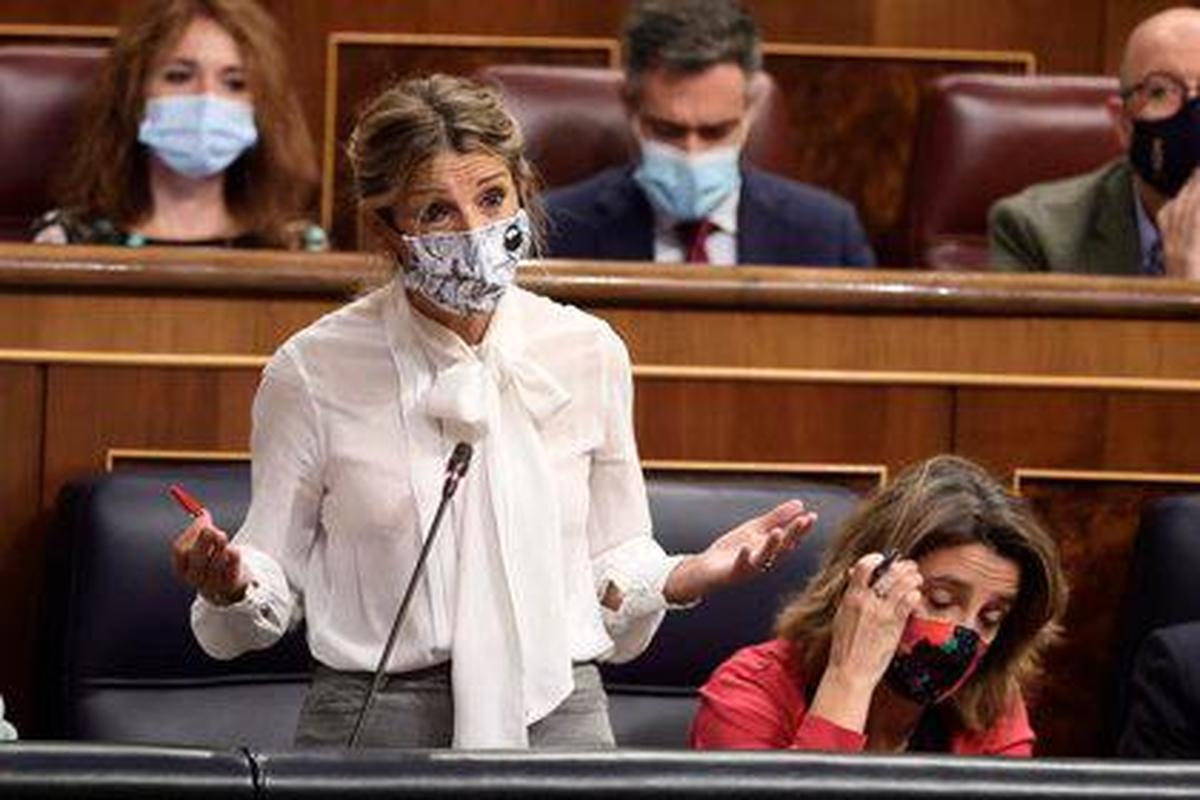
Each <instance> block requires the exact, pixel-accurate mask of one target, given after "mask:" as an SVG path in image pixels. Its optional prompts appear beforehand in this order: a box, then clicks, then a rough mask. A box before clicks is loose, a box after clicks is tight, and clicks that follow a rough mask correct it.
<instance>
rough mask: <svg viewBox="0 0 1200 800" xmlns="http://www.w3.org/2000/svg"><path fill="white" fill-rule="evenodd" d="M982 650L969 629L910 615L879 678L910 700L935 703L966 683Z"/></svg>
mask: <svg viewBox="0 0 1200 800" xmlns="http://www.w3.org/2000/svg"><path fill="white" fill-rule="evenodd" d="M986 651H987V642H985V641H983V640H982V639H981V638H979V634H978V633H976V632H975V631H973V630H971V629H970V628H966V627H964V626H962V625H955V624H954V623H952V622H942V621H939V620H932V619H924V618H921V617H917V616H912V617H909V618H908V624H907V625H906V626H905V627H904V633H903V634H901V636H900V644H899V646H898V647H897V648H896V655H895V656H893V657H892V663H891V664H889V665H888V669H887V672H886V673H885V674H884V676H883V679H884V681H886V682H887V685H888V686H889V687H890V688H891V689H892V690H893V691H895V692H896V693H897V694H900V695H903V696H904V697H907V698H909V699H910V700H915V701H916V702H918V703H921V704H922V705H929V704H930V703H937V702H940V701H942V700H945V699H946V698H947V697H949V696H950V695H952V694H954V693H955V692H956V691H958V689H959V687H960V686H962V685H963V684H964V683H966V680H967V678H969V677H971V674H972V673H973V672H974V671H975V668H976V667H978V666H979V662H980V660H981V659H982V658H983V654H984V653H985V652H986Z"/></svg>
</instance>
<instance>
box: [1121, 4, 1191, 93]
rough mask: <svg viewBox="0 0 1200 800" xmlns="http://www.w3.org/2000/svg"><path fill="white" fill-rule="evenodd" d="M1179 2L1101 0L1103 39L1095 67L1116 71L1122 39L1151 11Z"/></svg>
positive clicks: (1122, 43) (1123, 42) (1157, 10)
mask: <svg viewBox="0 0 1200 800" xmlns="http://www.w3.org/2000/svg"><path fill="white" fill-rule="evenodd" d="M1181 5H1192V6H1195V5H1196V3H1194V2H1193V3H1180V2H1178V0H1104V40H1103V41H1102V42H1101V53H1100V55H1101V61H1100V67H1099V69H1100V70H1101V71H1103V72H1106V73H1108V74H1109V75H1115V74H1117V71H1118V70H1119V69H1120V67H1121V57H1122V55H1123V54H1124V52H1125V40H1126V39H1128V38H1129V34H1130V33H1132V32H1133V29H1134V28H1135V27H1137V24H1138V23H1139V22H1141V21H1142V20H1144V19H1146V18H1147V17H1149V16H1150V15H1152V14H1157V13H1158V12H1159V11H1166V10H1167V9H1168V8H1175V7H1176V6H1181Z"/></svg>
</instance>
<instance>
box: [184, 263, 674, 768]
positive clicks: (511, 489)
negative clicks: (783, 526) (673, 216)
mask: <svg viewBox="0 0 1200 800" xmlns="http://www.w3.org/2000/svg"><path fill="white" fill-rule="evenodd" d="M253 423H254V424H253V433H252V437H251V448H252V451H253V467H252V476H253V480H252V490H253V492H252V501H251V505H250V510H249V513H248V514H247V517H246V520H245V523H244V524H243V525H242V527H241V529H240V530H239V531H238V532H237V534H236V536H235V537H234V543H235V544H237V545H238V546H239V547H240V548H241V551H242V553H243V563H244V565H245V568H246V570H247V573H248V575H249V577H250V578H251V584H250V588H249V589H248V591H247V593H246V597H245V599H244V600H242V601H241V602H239V603H236V604H233V605H230V606H226V607H219V606H215V605H212V604H210V603H208V602H207V601H205V600H204V599H203V598H200V597H197V598H196V601H195V603H194V604H193V607H192V628H193V630H194V631H195V635H196V638H197V639H198V641H199V642H200V644H201V646H202V647H203V648H204V649H205V651H206V652H208V653H210V654H211V655H213V656H215V657H218V658H231V657H234V656H236V655H238V654H240V653H242V652H245V651H247V650H250V649H258V648H263V647H267V646H269V645H271V644H272V643H274V642H275V641H277V640H278V639H279V637H280V636H282V635H283V633H284V632H285V631H286V630H287V629H288V627H289V626H291V625H293V624H295V623H296V622H297V621H298V620H299V619H301V618H302V617H303V618H305V619H306V620H307V625H308V643H309V647H310V649H311V650H312V653H313V656H314V657H315V658H316V659H317V660H318V661H320V662H322V663H323V664H325V665H327V666H329V667H332V668H334V669H339V670H354V671H371V670H373V669H374V668H375V666H376V662H377V661H378V659H379V657H380V655H381V653H382V650H383V646H384V642H385V641H386V639H387V635H388V631H389V629H390V627H391V623H392V619H393V617H394V615H395V613H396V609H397V607H398V605H399V603H400V598H401V594H402V592H403V589H404V586H405V583H406V582H407V581H408V578H409V576H410V574H411V572H412V569H413V566H414V565H415V563H416V559H417V554H418V553H419V550H420V547H421V544H422V541H423V538H424V535H425V531H426V529H427V527H428V525H429V522H430V520H431V519H432V517H433V513H434V510H435V509H436V506H437V501H438V499H439V498H440V493H441V487H442V480H443V475H444V465H445V463H446V459H447V457H448V455H449V453H450V452H451V450H452V449H453V447H454V445H455V443H456V442H457V441H459V440H460V439H462V438H467V439H474V441H475V456H474V459H473V463H472V466H471V469H470V471H469V472H468V474H467V476H466V477H465V478H464V479H463V482H462V487H461V489H460V491H459V494H458V495H457V496H456V497H455V499H454V501H452V502H451V504H450V507H449V511H448V512H447V515H446V518H445V520H444V522H443V529H442V531H441V532H440V533H439V538H438V539H437V541H436V542H435V544H434V546H433V550H432V551H431V554H430V557H429V561H428V562H427V565H426V566H427V570H426V572H425V574H424V576H423V579H422V581H421V583H420V585H419V588H418V591H417V593H416V595H415V597H414V601H413V605H412V607H411V609H410V613H409V617H408V619H407V620H406V622H405V624H404V627H403V628H402V629H401V634H400V638H399V641H398V645H397V647H396V649H395V651H394V653H393V655H392V658H391V660H390V662H389V664H388V670H389V671H390V672H404V671H409V670H414V669H419V668H422V667H427V666H431V665H434V664H438V663H441V662H444V661H446V660H448V659H449V660H451V662H452V675H451V683H452V689H453V692H454V699H455V717H456V719H455V726H456V727H455V745H456V746H466V747H480V746H483V747H489V746H503V747H507V746H521V745H522V744H523V741H522V739H523V737H524V729H525V726H526V725H527V724H529V723H531V722H533V721H536V719H540V718H541V717H543V716H545V714H547V713H549V711H551V710H553V707H554V706H556V705H557V704H558V703H559V702H560V701H561V700H562V699H563V698H564V697H565V696H566V694H567V693H569V691H570V689H571V685H570V667H571V662H572V661H586V660H591V659H606V660H612V661H622V660H627V659H630V658H633V657H634V656H636V655H638V654H639V653H640V652H641V651H642V650H643V649H644V648H645V647H646V645H647V644H648V643H649V641H650V638H651V637H652V636H653V634H654V631H655V630H656V628H657V626H658V624H659V622H660V621H661V619H662V613H663V611H664V610H665V608H666V603H665V600H664V598H663V595H662V588H663V584H664V583H665V581H666V578H667V575H668V574H669V573H670V571H671V569H672V568H673V567H674V565H675V563H676V561H677V558H672V557H668V556H667V555H666V554H665V553H664V552H663V551H662V549H661V548H660V547H659V546H658V544H657V543H656V542H655V541H654V539H653V538H652V537H651V534H650V519H649V511H648V507H647V501H646V492H645V485H644V482H643V478H642V474H641V468H640V465H639V461H638V456H637V448H636V444H635V442H634V436H633V424H632V378H631V373H630V368H629V360H628V354H627V353H626V350H625V347H624V344H623V343H622V342H621V340H620V339H619V338H618V337H617V336H616V334H614V333H613V332H612V330H611V329H610V328H609V327H608V326H607V325H606V324H605V323H603V322H602V321H600V320H598V319H596V318H594V317H591V316H589V315H587V314H584V313H583V312H581V311H579V310H577V309H574V308H571V307H569V306H564V305H560V304H558V303H555V302H553V301H551V300H548V299H545V298H542V297H538V296H536V295H532V294H530V293H528V292H525V291H523V290H521V289H519V288H515V287H514V288H512V289H510V290H509V291H508V292H506V294H505V295H504V297H503V299H502V300H501V302H500V306H499V307H498V308H497V310H496V313H495V314H494V316H493V318H492V321H491V323H490V325H489V328H488V332H487V335H486V336H485V337H484V340H483V342H482V343H481V344H480V345H479V346H478V347H470V346H468V345H466V344H465V343H464V342H463V341H462V340H461V339H459V338H458V336H456V335H455V334H453V333H452V332H451V331H449V330H448V329H447V328H444V327H443V326H441V325H439V324H438V323H436V322H433V321H431V320H429V319H427V318H425V317H423V316H421V315H420V314H417V313H415V312H413V311H412V310H411V308H410V307H409V304H408V302H407V300H406V298H405V296H404V292H403V290H402V289H401V288H399V285H398V284H397V283H396V282H393V283H392V284H390V285H389V286H388V287H386V288H384V289H380V290H378V291H376V292H374V293H372V294H370V295H368V296H367V297H365V298H363V299H361V300H359V301H357V302H354V303H352V304H350V305H348V306H346V307H344V308H342V309H340V310H339V311H336V312H334V313H332V314H329V315H327V316H326V317H324V318H322V319H320V320H318V321H317V322H316V323H314V324H313V325H311V326H309V327H308V328H306V329H305V330H303V331H301V332H300V333H299V334H297V335H295V336H293V337H292V338H291V339H290V340H289V341H288V342H287V343H285V344H284V345H283V346H282V347H281V348H280V349H279V350H278V351H277V352H276V353H275V355H274V356H273V357H272V359H271V360H270V362H269V363H268V364H267V367H266V369H265V370H264V372H263V378H262V383H261V385H260V386H259V389H258V393H257V395H256V397H255V401H254V410H253ZM610 583H611V584H614V585H615V586H616V587H617V588H618V589H620V591H621V592H622V594H623V597H624V600H623V602H622V604H621V607H620V609H619V610H618V611H616V612H613V611H610V610H608V609H606V608H604V607H602V606H601V605H600V603H599V599H598V598H599V597H600V596H601V595H602V593H603V592H604V590H605V588H606V587H607V586H608V585H609V584H610ZM564 676H565V681H566V684H565V685H564V683H563V681H564Z"/></svg>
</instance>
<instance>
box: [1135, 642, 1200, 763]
mask: <svg viewBox="0 0 1200 800" xmlns="http://www.w3.org/2000/svg"><path fill="white" fill-rule="evenodd" d="M1131 684H1132V685H1131V687H1130V700H1129V717H1128V719H1127V721H1126V723H1125V728H1124V731H1123V732H1122V734H1121V741H1120V744H1119V745H1118V754H1119V755H1121V756H1123V757H1125V758H1178V759H1184V758H1187V759H1196V758H1200V622H1188V623H1184V624H1181V625H1170V626H1168V627H1166V628H1160V629H1159V630H1156V631H1155V632H1154V633H1152V634H1150V636H1149V637H1148V638H1147V639H1146V641H1145V643H1143V644H1142V647H1141V649H1140V651H1139V653H1138V658H1137V662H1136V663H1135V665H1134V668H1133V677H1132V679H1131Z"/></svg>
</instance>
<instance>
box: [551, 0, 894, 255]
mask: <svg viewBox="0 0 1200 800" xmlns="http://www.w3.org/2000/svg"><path fill="white" fill-rule="evenodd" d="M623 44H624V47H623V50H624V59H625V81H626V83H625V88H624V94H625V102H626V105H627V108H628V110H629V116H630V124H631V125H632V126H633V130H634V135H635V137H636V138H637V140H638V143H639V145H640V149H641V157H640V160H639V162H638V163H637V164H629V165H625V166H621V167H615V168H612V169H609V170H606V171H604V172H601V173H600V174H598V175H595V176H593V177H591V178H588V179H587V180H584V181H582V182H580V183H577V184H574V185H572V186H567V187H563V188H561V189H558V190H555V191H552V192H549V193H547V195H546V206H547V209H548V211H549V213H550V217H551V224H550V232H549V247H548V255H550V256H552V257H555V258H597V259H615V260H626V261H629V260H633V261H660V262H697V263H710V264H744V263H751V264H777V265H789V264H800V265H830V266H842V265H844V266H870V265H871V264H873V263H874V256H873V254H872V253H871V248H870V245H869V244H868V242H867V239H866V236H865V234H864V233H863V229H862V225H861V223H860V222H859V219H858V215H857V213H856V212H855V210H854V208H853V207H852V206H851V205H850V204H849V203H847V202H846V201H845V200H842V199H841V198H839V197H837V196H835V195H833V194H830V193H829V192H825V191H823V190H820V189H817V188H815V187H812V186H806V185H804V184H801V183H798V182H796V181H792V180H789V179H787V178H783V177H780V176H778V175H772V174H769V173H766V172H762V171H759V170H756V169H754V168H753V167H750V166H748V165H746V164H744V163H743V161H742V158H741V152H742V146H743V145H744V144H745V141H746V135H747V132H748V128H749V126H748V121H747V120H748V114H747V111H748V108H749V102H750V98H749V95H748V87H749V83H750V79H751V78H752V77H753V76H754V74H755V73H756V72H757V71H758V70H759V69H761V67H762V54H761V52H760V43H759V32H758V26H757V25H756V24H755V22H754V19H753V18H752V17H751V16H750V14H749V13H748V12H747V11H746V10H745V9H744V8H743V7H742V5H741V3H739V2H736V0H642V1H641V2H637V3H635V4H634V6H633V8H632V10H631V13H630V16H629V20H628V22H627V24H626V28H625V32H624V43H623Z"/></svg>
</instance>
